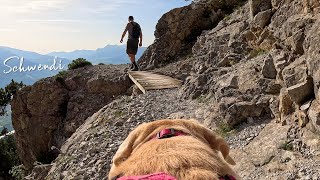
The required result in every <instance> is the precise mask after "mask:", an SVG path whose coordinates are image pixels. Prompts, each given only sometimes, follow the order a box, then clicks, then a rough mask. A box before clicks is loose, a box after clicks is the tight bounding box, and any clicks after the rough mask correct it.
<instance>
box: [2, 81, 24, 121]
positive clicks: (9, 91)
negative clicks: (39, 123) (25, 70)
mask: <svg viewBox="0 0 320 180" xmlns="http://www.w3.org/2000/svg"><path fill="white" fill-rule="evenodd" d="M23 87H25V85H24V84H23V83H22V82H20V83H18V82H15V81H14V80H13V79H12V80H11V83H10V84H8V85H7V86H6V87H5V88H4V89H3V88H0V116H3V115H5V113H6V110H5V108H6V106H7V105H8V104H9V103H10V101H11V98H12V96H13V95H14V94H15V93H16V92H17V91H18V90H20V89H21V88H23Z"/></svg>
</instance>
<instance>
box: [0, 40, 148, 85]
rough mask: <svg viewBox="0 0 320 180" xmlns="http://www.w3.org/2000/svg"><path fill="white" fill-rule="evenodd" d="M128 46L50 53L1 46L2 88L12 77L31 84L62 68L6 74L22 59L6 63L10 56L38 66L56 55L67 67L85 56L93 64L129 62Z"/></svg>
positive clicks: (0, 76)
mask: <svg viewBox="0 0 320 180" xmlns="http://www.w3.org/2000/svg"><path fill="white" fill-rule="evenodd" d="M145 49H146V48H145V47H142V48H139V51H138V54H137V59H138V58H139V57H140V56H141V55H142V54H143V52H144V51H145ZM125 50H126V46H125V45H122V46H118V45H107V46H105V47H104V48H99V49H97V50H76V51H72V52H52V53H49V54H45V55H43V54H39V53H35V52H30V51H24V50H19V49H14V48H10V47H3V46H0V88H1V87H2V88H3V87H5V86H6V85H7V84H9V83H10V81H11V79H13V80H15V81H18V82H20V81H22V82H23V83H24V84H27V85H31V84H33V83H34V82H36V81H37V80H39V79H41V78H45V77H50V76H53V75H55V74H57V73H58V72H59V71H60V70H52V71H49V70H42V71H32V72H11V73H8V74H5V73H4V71H9V69H10V68H9V67H8V66H10V67H11V68H13V67H14V66H17V67H19V64H20V61H19V59H17V58H15V59H12V60H10V61H8V62H7V63H6V64H7V66H5V65H4V61H5V60H6V59H8V58H10V57H14V56H17V57H19V58H21V57H23V58H24V64H23V67H27V66H31V67H33V66H38V65H39V64H42V65H49V66H50V65H52V64H53V61H54V59H55V57H57V59H58V60H61V61H62V64H63V65H64V66H65V69H66V68H67V65H68V64H69V63H70V62H71V61H72V60H74V59H77V58H85V59H87V60H88V61H90V62H92V63H93V64H99V63H104V64H126V63H129V62H130V61H129V59H128V56H127V54H126V51H125Z"/></svg>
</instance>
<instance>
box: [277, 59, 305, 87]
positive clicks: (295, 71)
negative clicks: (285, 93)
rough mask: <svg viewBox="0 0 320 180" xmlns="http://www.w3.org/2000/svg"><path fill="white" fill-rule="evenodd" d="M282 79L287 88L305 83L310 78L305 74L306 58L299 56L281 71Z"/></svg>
mask: <svg viewBox="0 0 320 180" xmlns="http://www.w3.org/2000/svg"><path fill="white" fill-rule="evenodd" d="M282 77H283V80H284V83H285V85H286V86H287V87H290V86H294V85H296V84H300V83H302V82H305V81H306V80H307V78H310V77H309V75H308V72H307V64H306V57H305V56H301V57H299V58H297V59H295V60H294V62H293V63H291V64H290V65H288V66H286V67H285V68H284V69H283V71H282Z"/></svg>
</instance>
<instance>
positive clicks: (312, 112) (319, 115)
mask: <svg viewBox="0 0 320 180" xmlns="http://www.w3.org/2000/svg"><path fill="white" fill-rule="evenodd" d="M308 117H309V119H310V123H311V125H312V127H313V128H314V129H315V130H316V131H317V132H320V104H319V103H318V101H317V100H315V101H313V102H312V104H311V107H310V108H309V110H308Z"/></svg>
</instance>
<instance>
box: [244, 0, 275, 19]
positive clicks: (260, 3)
mask: <svg viewBox="0 0 320 180" xmlns="http://www.w3.org/2000/svg"><path fill="white" fill-rule="evenodd" d="M249 4H250V15H251V18H253V17H254V16H255V15H256V14H258V13H259V12H262V11H266V10H268V9H271V1H270V0H249Z"/></svg>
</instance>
